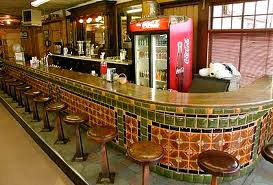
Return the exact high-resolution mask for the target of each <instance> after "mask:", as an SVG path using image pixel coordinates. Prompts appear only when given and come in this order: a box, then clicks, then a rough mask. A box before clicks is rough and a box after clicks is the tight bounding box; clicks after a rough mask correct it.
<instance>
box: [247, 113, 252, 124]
mask: <svg viewBox="0 0 273 185" xmlns="http://www.w3.org/2000/svg"><path fill="white" fill-rule="evenodd" d="M252 121H253V114H249V115H247V117H246V123H251V122H252Z"/></svg>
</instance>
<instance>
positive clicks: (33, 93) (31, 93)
mask: <svg viewBox="0 0 273 185" xmlns="http://www.w3.org/2000/svg"><path fill="white" fill-rule="evenodd" d="M40 94H41V91H39V90H34V89H30V90H28V91H25V92H24V95H25V112H29V113H30V112H31V110H30V106H29V100H33V98H34V97H35V96H38V95H40ZM33 117H34V116H33Z"/></svg>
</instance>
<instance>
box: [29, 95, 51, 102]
mask: <svg viewBox="0 0 273 185" xmlns="http://www.w3.org/2000/svg"><path fill="white" fill-rule="evenodd" d="M50 100H51V98H50V97H49V96H43V95H42V96H38V97H36V98H34V99H33V101H34V102H36V103H46V102H48V101H50Z"/></svg>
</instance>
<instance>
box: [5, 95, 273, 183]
mask: <svg viewBox="0 0 273 185" xmlns="http://www.w3.org/2000/svg"><path fill="white" fill-rule="evenodd" d="M0 96H1V97H3V96H5V97H6V95H3V94H2V93H0ZM4 99H5V101H6V102H8V103H9V104H10V105H11V107H13V109H15V110H16V112H17V113H18V114H19V115H20V116H21V117H22V118H23V119H24V120H25V121H26V122H27V123H28V124H29V126H30V127H31V128H32V129H33V130H34V131H35V132H36V133H38V135H39V136H40V137H41V138H42V139H43V140H44V141H45V142H47V143H48V145H50V146H51V147H52V148H53V150H55V152H57V153H58V154H59V155H60V156H61V157H62V158H63V159H64V160H65V161H66V163H67V164H69V165H70V166H71V167H72V168H73V169H75V170H76V171H77V172H78V173H79V174H80V175H81V177H82V178H83V179H85V181H87V182H88V183H89V184H90V185H93V184H95V181H96V177H97V174H98V173H99V171H100V163H99V162H100V147H99V146H98V145H97V144H95V143H94V142H91V141H87V140H86V135H85V133H84V132H83V133H82V135H83V142H84V149H85V151H86V152H88V153H89V157H88V159H87V161H85V162H71V158H72V157H73V154H74V152H75V133H74V128H73V127H71V126H68V125H64V129H65V134H66V137H68V138H69V139H70V141H69V142H68V143H67V144H65V145H54V142H55V139H56V129H54V130H53V131H52V132H49V133H45V132H40V130H41V125H42V122H31V114H28V113H25V112H24V109H23V108H16V104H15V103H13V102H12V100H11V98H4ZM0 111H1V110H0ZM1 112H3V111H1ZM3 114H4V115H5V116H7V113H6V112H4V113H3ZM0 117H1V115H0ZM51 117H52V116H51ZM51 123H53V121H52V120H51ZM0 128H1V130H3V129H5V130H6V128H4V127H3V128H2V126H1V125H0ZM1 130H0V131H1ZM8 133H9V134H10V136H12V138H21V136H19V135H18V136H17V135H16V133H14V132H12V131H9V132H8ZM0 134H1V133H0ZM13 134H14V135H13ZM1 137H2V136H1V135H0V142H1V140H6V139H1ZM0 144H1V143H0ZM18 145H20V143H18ZM32 145H34V144H32ZM20 146H21V145H20ZM22 146H23V145H22ZM7 151H9V148H7ZM10 152H13V151H10ZM0 155H1V154H0ZM18 155H19V153H18ZM108 157H109V160H110V168H111V170H112V171H115V172H117V174H116V178H115V185H139V184H141V182H140V180H141V168H140V166H138V165H137V164H135V163H133V162H132V161H131V160H130V159H128V158H127V157H126V156H124V155H123V154H122V153H120V152H118V151H116V150H114V149H111V148H108ZM1 160H3V159H2V158H1V156H0V162H1ZM38 160H39V159H38ZM40 160H41V159H40ZM47 160H49V159H47ZM17 163H19V164H20V161H17ZM24 163H25V164H27V163H28V162H24ZM0 164H1V165H2V164H3V163H0ZM11 164H12V162H11ZM0 169H2V166H0ZM2 170H3V169H2ZM2 170H0V177H1V176H2V174H3V173H2V172H1V171H2ZM34 174H35V173H34ZM151 176H152V183H151V185H193V183H187V182H181V181H175V180H172V179H168V178H166V177H163V176H160V175H157V174H155V173H152V174H151ZM26 178H27V177H26ZM44 178H51V177H47V176H44V177H41V179H44ZM52 178H53V180H54V178H56V177H52ZM1 180H2V179H1V178H0V184H7V183H1ZM61 183H63V184H65V181H64V180H63V181H61ZM61 183H59V184H61ZM21 184H23V183H21ZM48 184H54V183H48ZM66 184H71V183H70V182H67V183H66ZM221 184H222V185H273V164H270V163H268V162H266V161H264V160H262V161H261V162H260V164H259V165H258V166H257V167H256V169H255V170H254V171H253V172H252V173H251V174H250V175H249V176H244V177H241V178H240V179H237V180H235V181H232V182H224V183H221ZM39 185H40V184H39ZM56 185H57V183H56ZM195 185H197V184H195Z"/></svg>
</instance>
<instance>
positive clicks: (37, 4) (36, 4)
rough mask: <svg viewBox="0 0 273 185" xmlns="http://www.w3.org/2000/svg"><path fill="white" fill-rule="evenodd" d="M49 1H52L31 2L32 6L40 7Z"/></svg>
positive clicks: (39, 0) (36, 0)
mask: <svg viewBox="0 0 273 185" xmlns="http://www.w3.org/2000/svg"><path fill="white" fill-rule="evenodd" d="M48 1H50V0H35V1H33V2H31V6H34V7H38V6H40V5H41V4H44V3H46V2H48Z"/></svg>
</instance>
